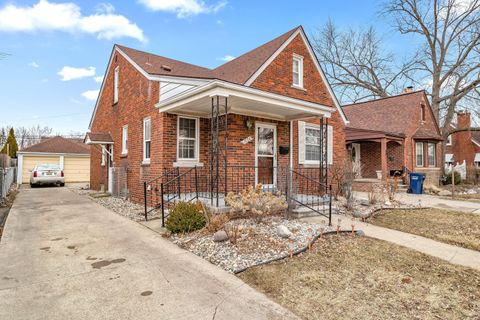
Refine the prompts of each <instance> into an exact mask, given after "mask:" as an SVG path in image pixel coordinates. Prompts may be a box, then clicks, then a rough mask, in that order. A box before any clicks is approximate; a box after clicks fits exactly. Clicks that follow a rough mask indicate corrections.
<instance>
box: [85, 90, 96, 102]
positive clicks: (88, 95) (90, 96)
mask: <svg viewBox="0 0 480 320" xmlns="http://www.w3.org/2000/svg"><path fill="white" fill-rule="evenodd" d="M99 93H100V90H87V91H85V92H83V93H82V96H83V97H84V98H85V99H87V100H97V98H98V94H99Z"/></svg>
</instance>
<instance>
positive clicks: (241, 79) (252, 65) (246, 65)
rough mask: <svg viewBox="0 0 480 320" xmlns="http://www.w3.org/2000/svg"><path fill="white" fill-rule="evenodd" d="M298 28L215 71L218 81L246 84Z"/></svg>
mask: <svg viewBox="0 0 480 320" xmlns="http://www.w3.org/2000/svg"><path fill="white" fill-rule="evenodd" d="M299 28H301V27H300V26H299V27H296V28H294V29H292V30H290V31H288V32H286V33H284V34H282V35H281V36H279V37H277V38H275V39H273V40H272V41H269V42H267V43H265V44H264V45H262V46H260V47H258V48H256V49H253V50H251V51H249V52H247V53H245V54H243V55H241V56H240V57H238V58H236V59H233V60H232V61H229V62H227V63H225V64H223V65H221V66H219V67H217V68H216V69H215V70H213V72H214V74H215V77H216V78H218V79H222V80H226V81H230V82H234V83H239V84H244V83H245V82H246V81H247V80H248V79H249V78H250V77H251V76H252V75H253V74H254V73H255V72H256V71H257V70H258V69H259V68H260V67H261V66H262V65H263V64H264V63H265V62H266V61H267V60H268V58H270V57H271V56H272V55H273V54H274V53H275V51H277V49H278V48H280V47H281V46H282V44H283V43H284V42H285V41H287V39H288V38H289V37H290V36H291V35H292V34H293V33H294V32H295V31H297V29H299Z"/></svg>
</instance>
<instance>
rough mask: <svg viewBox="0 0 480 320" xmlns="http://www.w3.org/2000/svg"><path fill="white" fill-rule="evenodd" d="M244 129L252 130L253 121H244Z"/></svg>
mask: <svg viewBox="0 0 480 320" xmlns="http://www.w3.org/2000/svg"><path fill="white" fill-rule="evenodd" d="M245 127H247V129H249V130H250V129H252V127H253V120H252V119H250V118H248V119H247V120H246V121H245Z"/></svg>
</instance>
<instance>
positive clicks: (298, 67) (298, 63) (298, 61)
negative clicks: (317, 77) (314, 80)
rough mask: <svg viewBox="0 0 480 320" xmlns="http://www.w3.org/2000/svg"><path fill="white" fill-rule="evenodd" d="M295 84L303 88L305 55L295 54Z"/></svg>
mask: <svg viewBox="0 0 480 320" xmlns="http://www.w3.org/2000/svg"><path fill="white" fill-rule="evenodd" d="M292 82H293V83H292V84H293V86H294V87H298V88H303V57H302V56H299V55H296V54H294V55H293V81H292Z"/></svg>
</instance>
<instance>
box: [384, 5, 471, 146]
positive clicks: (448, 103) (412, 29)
mask: <svg viewBox="0 0 480 320" xmlns="http://www.w3.org/2000/svg"><path fill="white" fill-rule="evenodd" d="M384 12H385V13H388V14H390V16H391V17H393V19H394V25H395V27H396V29H397V30H398V31H399V32H400V33H402V34H416V35H419V36H420V37H421V38H422V39H423V40H424V46H423V47H422V48H421V50H422V53H423V54H422V56H423V57H424V59H423V60H422V61H421V63H420V64H419V68H420V69H421V70H422V71H424V72H425V73H426V75H427V77H428V80H429V82H430V83H431V93H430V94H431V104H432V108H433V110H434V111H435V113H436V115H437V117H438V120H439V123H440V124H441V128H442V135H443V137H444V138H447V136H448V135H449V134H450V129H451V126H450V124H451V122H452V119H453V116H454V114H455V111H457V107H458V106H459V105H461V102H462V99H464V98H467V97H469V98H470V99H478V97H479V95H478V93H479V90H478V88H479V86H480V0H388V1H387V3H386V6H385V9H384ZM463 101H467V100H466V99H465V100H463ZM477 101H478V100H477ZM474 105H475V104H474ZM476 108H477V110H476V112H478V104H477V106H476Z"/></svg>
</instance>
